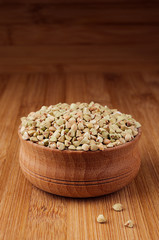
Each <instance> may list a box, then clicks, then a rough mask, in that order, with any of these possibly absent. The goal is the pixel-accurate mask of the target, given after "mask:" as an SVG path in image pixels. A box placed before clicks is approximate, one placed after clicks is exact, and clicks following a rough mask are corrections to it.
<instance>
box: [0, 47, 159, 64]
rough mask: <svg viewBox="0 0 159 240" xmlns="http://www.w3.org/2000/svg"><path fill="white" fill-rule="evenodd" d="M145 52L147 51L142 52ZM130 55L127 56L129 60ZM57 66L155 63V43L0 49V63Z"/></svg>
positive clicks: (157, 53) (157, 56)
mask: <svg viewBox="0 0 159 240" xmlns="http://www.w3.org/2000/svg"><path fill="white" fill-rule="evenodd" d="M145 49H147V51H145ZM130 56H131V57H130ZM13 59H14V64H15V63H17V64H28V63H30V64H37V63H38V64H51V63H56V64H61V63H68V64H69V63H72V62H74V63H88V64H89V63H96V64H98V63H106V62H108V61H109V62H110V63H111V62H112V61H119V62H123V61H125V62H127V61H128V62H135V61H138V62H147V61H149V62H151V61H152V60H153V62H155V61H158V60H159V47H158V44H153V45H152V46H150V45H149V44H138V45H135V46H134V47H132V45H131V44H125V45H121V47H120V49H119V47H118V46H116V45H113V44H110V45H107V46H93V45H92V46H58V45H54V46H41V47H39V46H37V47H36V46H25V47H22V46H13V47H12V46H6V47H0V61H1V62H2V60H3V64H11V63H13Z"/></svg>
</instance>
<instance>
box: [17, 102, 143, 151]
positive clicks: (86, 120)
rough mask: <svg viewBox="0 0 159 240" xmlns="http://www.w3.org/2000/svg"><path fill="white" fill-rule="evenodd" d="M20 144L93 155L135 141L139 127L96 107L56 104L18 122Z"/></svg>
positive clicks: (129, 118) (125, 117) (118, 114)
mask: <svg viewBox="0 0 159 240" xmlns="http://www.w3.org/2000/svg"><path fill="white" fill-rule="evenodd" d="M21 121H22V124H21V129H20V132H21V134H22V138H23V139H24V140H28V141H31V142H34V143H36V144H39V145H42V146H46V147H49V148H52V149H59V150H65V149H68V150H79V151H89V150H90V151H96V150H104V149H106V148H112V147H115V146H118V145H121V144H124V143H125V142H129V141H131V140H133V139H134V138H135V136H136V135H137V134H138V129H139V128H140V126H141V125H140V123H139V122H137V121H135V120H134V119H133V118H132V116H131V115H128V114H123V113H121V112H119V111H117V110H116V109H110V108H108V107H107V106H102V105H100V104H98V103H94V102H91V103H89V104H88V103H80V102H77V103H72V104H70V105H69V104H67V103H58V104H56V105H51V106H49V107H46V106H43V107H42V108H41V109H40V110H39V111H37V112H31V113H30V114H29V115H28V116H27V117H22V118H21Z"/></svg>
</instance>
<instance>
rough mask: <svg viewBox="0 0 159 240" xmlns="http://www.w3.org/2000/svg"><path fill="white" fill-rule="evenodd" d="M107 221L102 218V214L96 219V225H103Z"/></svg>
mask: <svg viewBox="0 0 159 240" xmlns="http://www.w3.org/2000/svg"><path fill="white" fill-rule="evenodd" d="M106 221H107V220H106V218H105V217H104V216H103V214H100V215H99V216H98V217H97V222H98V223H105V222H106Z"/></svg>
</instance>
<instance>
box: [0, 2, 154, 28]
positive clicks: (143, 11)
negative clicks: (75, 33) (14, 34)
mask: <svg viewBox="0 0 159 240" xmlns="http://www.w3.org/2000/svg"><path fill="white" fill-rule="evenodd" d="M158 9H159V5H158V4H157V3H156V4H155V5H154V4H153V3H149V4H144V5H143V4H141V3H140V4H138V5H136V4H123V6H122V7H121V5H120V4H91V5H90V4H84V5H83V4H62V5H61V4H60V5H56V4H29V5H28V4H26V5H25V4H1V5H0V24H10V25H14V24H28V23H32V24H39V23H41V24H43V23H44V24H53V23H56V24H59V23H65V24H66V25H67V24H70V23H72V22H73V23H74V24H78V23H81V24H82V23H83V24H87V23H92V24H93V23H94V24H97V23H98V24H108V23H109V24H110V23H111V24H115V23H117V24H121V23H125V24H128V23H129V24H132V23H143V24H147V23H149V24H150V23H151V24H156V23H159V16H158Z"/></svg>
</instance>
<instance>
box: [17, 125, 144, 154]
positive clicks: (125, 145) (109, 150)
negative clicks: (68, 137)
mask: <svg viewBox="0 0 159 240" xmlns="http://www.w3.org/2000/svg"><path fill="white" fill-rule="evenodd" d="M20 128H21V125H20V126H19V127H18V135H19V138H20V140H21V141H24V142H26V143H27V144H30V146H34V147H36V148H39V149H41V150H42V149H43V150H44V149H45V150H47V151H50V152H64V153H87V154H92V153H103V152H111V151H114V150H118V149H122V148H125V147H128V146H130V145H132V144H133V143H135V142H137V141H138V140H139V138H140V137H141V134H142V131H141V127H140V128H138V134H137V135H136V136H135V138H134V139H133V140H131V141H130V142H126V143H124V144H121V145H118V146H115V147H112V148H106V149H104V150H97V151H82V150H68V149H66V150H59V149H52V148H48V147H45V146H41V145H38V144H36V143H34V142H31V141H27V140H24V139H23V138H22V135H21V133H20Z"/></svg>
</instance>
